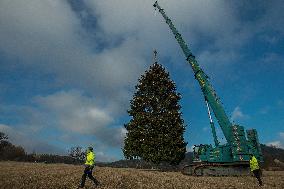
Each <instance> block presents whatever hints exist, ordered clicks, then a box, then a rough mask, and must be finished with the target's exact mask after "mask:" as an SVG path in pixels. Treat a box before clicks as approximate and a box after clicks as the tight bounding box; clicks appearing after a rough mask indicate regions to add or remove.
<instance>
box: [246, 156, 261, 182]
mask: <svg viewBox="0 0 284 189" xmlns="http://www.w3.org/2000/svg"><path fill="white" fill-rule="evenodd" d="M249 165H250V170H251V172H253V174H254V176H255V177H256V178H257V180H258V184H259V186H262V180H261V178H260V175H261V170H260V168H259V165H258V161H257V159H256V157H255V156H254V155H252V154H251V155H250V160H249Z"/></svg>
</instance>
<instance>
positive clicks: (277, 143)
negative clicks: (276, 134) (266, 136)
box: [266, 140, 284, 148]
mask: <svg viewBox="0 0 284 189" xmlns="http://www.w3.org/2000/svg"><path fill="white" fill-rule="evenodd" d="M266 145H267V146H272V147H276V148H284V146H283V144H282V143H281V142H280V141H279V140H277V141H272V142H268V143H266Z"/></svg>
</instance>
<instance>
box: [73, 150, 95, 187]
mask: <svg viewBox="0 0 284 189" xmlns="http://www.w3.org/2000/svg"><path fill="white" fill-rule="evenodd" d="M95 157H96V155H95V153H94V152H93V148H92V147H88V150H87V153H86V162H85V170H84V174H83V175H82V180H81V184H80V185H79V187H78V188H83V187H84V186H85V181H86V177H87V176H88V177H89V178H90V179H91V180H92V181H93V182H94V184H95V186H98V185H100V183H99V181H98V180H97V179H96V178H95V177H93V175H92V171H93V168H94V165H95Z"/></svg>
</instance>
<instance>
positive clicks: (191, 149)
mask: <svg viewBox="0 0 284 189" xmlns="http://www.w3.org/2000/svg"><path fill="white" fill-rule="evenodd" d="M193 148H194V145H192V146H188V147H186V152H193Z"/></svg>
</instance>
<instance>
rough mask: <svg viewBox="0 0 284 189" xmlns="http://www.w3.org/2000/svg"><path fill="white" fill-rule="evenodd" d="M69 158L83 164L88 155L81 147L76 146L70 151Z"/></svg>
mask: <svg viewBox="0 0 284 189" xmlns="http://www.w3.org/2000/svg"><path fill="white" fill-rule="evenodd" d="M69 156H70V157H72V158H74V159H76V160H78V161H80V162H81V161H84V160H85V157H86V153H85V151H84V150H83V148H82V147H81V146H75V147H71V149H70V150H69Z"/></svg>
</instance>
